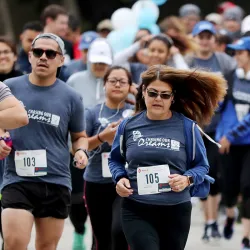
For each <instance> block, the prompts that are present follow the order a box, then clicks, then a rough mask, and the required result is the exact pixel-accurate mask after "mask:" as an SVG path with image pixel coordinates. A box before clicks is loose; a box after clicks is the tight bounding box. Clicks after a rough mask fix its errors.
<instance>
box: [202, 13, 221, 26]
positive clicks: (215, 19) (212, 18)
mask: <svg viewBox="0 0 250 250" xmlns="http://www.w3.org/2000/svg"><path fill="white" fill-rule="evenodd" d="M205 20H206V21H209V22H211V23H215V24H218V25H220V24H221V23H222V16H221V15H220V14H218V13H210V14H208V15H207V16H206V18H205Z"/></svg>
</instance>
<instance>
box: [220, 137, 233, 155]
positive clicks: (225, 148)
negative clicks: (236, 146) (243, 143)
mask: <svg viewBox="0 0 250 250" xmlns="http://www.w3.org/2000/svg"><path fill="white" fill-rule="evenodd" d="M219 143H220V145H221V148H220V149H219V152H220V154H229V151H230V146H231V143H230V141H229V140H228V139H227V138H226V137H225V136H223V137H222V138H221V140H220V141H219Z"/></svg>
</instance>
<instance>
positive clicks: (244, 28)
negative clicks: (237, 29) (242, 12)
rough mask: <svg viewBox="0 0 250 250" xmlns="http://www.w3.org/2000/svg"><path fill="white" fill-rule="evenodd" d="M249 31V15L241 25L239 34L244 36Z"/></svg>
mask: <svg viewBox="0 0 250 250" xmlns="http://www.w3.org/2000/svg"><path fill="white" fill-rule="evenodd" d="M247 31H250V15H248V16H246V17H245V18H244V19H243V21H242V23H241V33H242V34H244V33H246V32H247Z"/></svg>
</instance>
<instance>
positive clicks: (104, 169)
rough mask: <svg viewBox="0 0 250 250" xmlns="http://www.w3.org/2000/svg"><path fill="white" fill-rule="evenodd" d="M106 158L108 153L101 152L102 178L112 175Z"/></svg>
mask: <svg viewBox="0 0 250 250" xmlns="http://www.w3.org/2000/svg"><path fill="white" fill-rule="evenodd" d="M108 158H109V153H102V177H104V178H111V177H112V175H111V173H110V170H109V163H108ZM125 168H128V164H126V165H125Z"/></svg>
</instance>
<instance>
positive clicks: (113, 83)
mask: <svg viewBox="0 0 250 250" xmlns="http://www.w3.org/2000/svg"><path fill="white" fill-rule="evenodd" d="M107 82H108V83H110V84H111V85H113V86H115V85H116V84H117V83H118V82H119V83H120V85H121V86H125V85H127V84H128V83H129V82H128V81H126V80H124V79H116V78H111V79H108V80H107Z"/></svg>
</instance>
